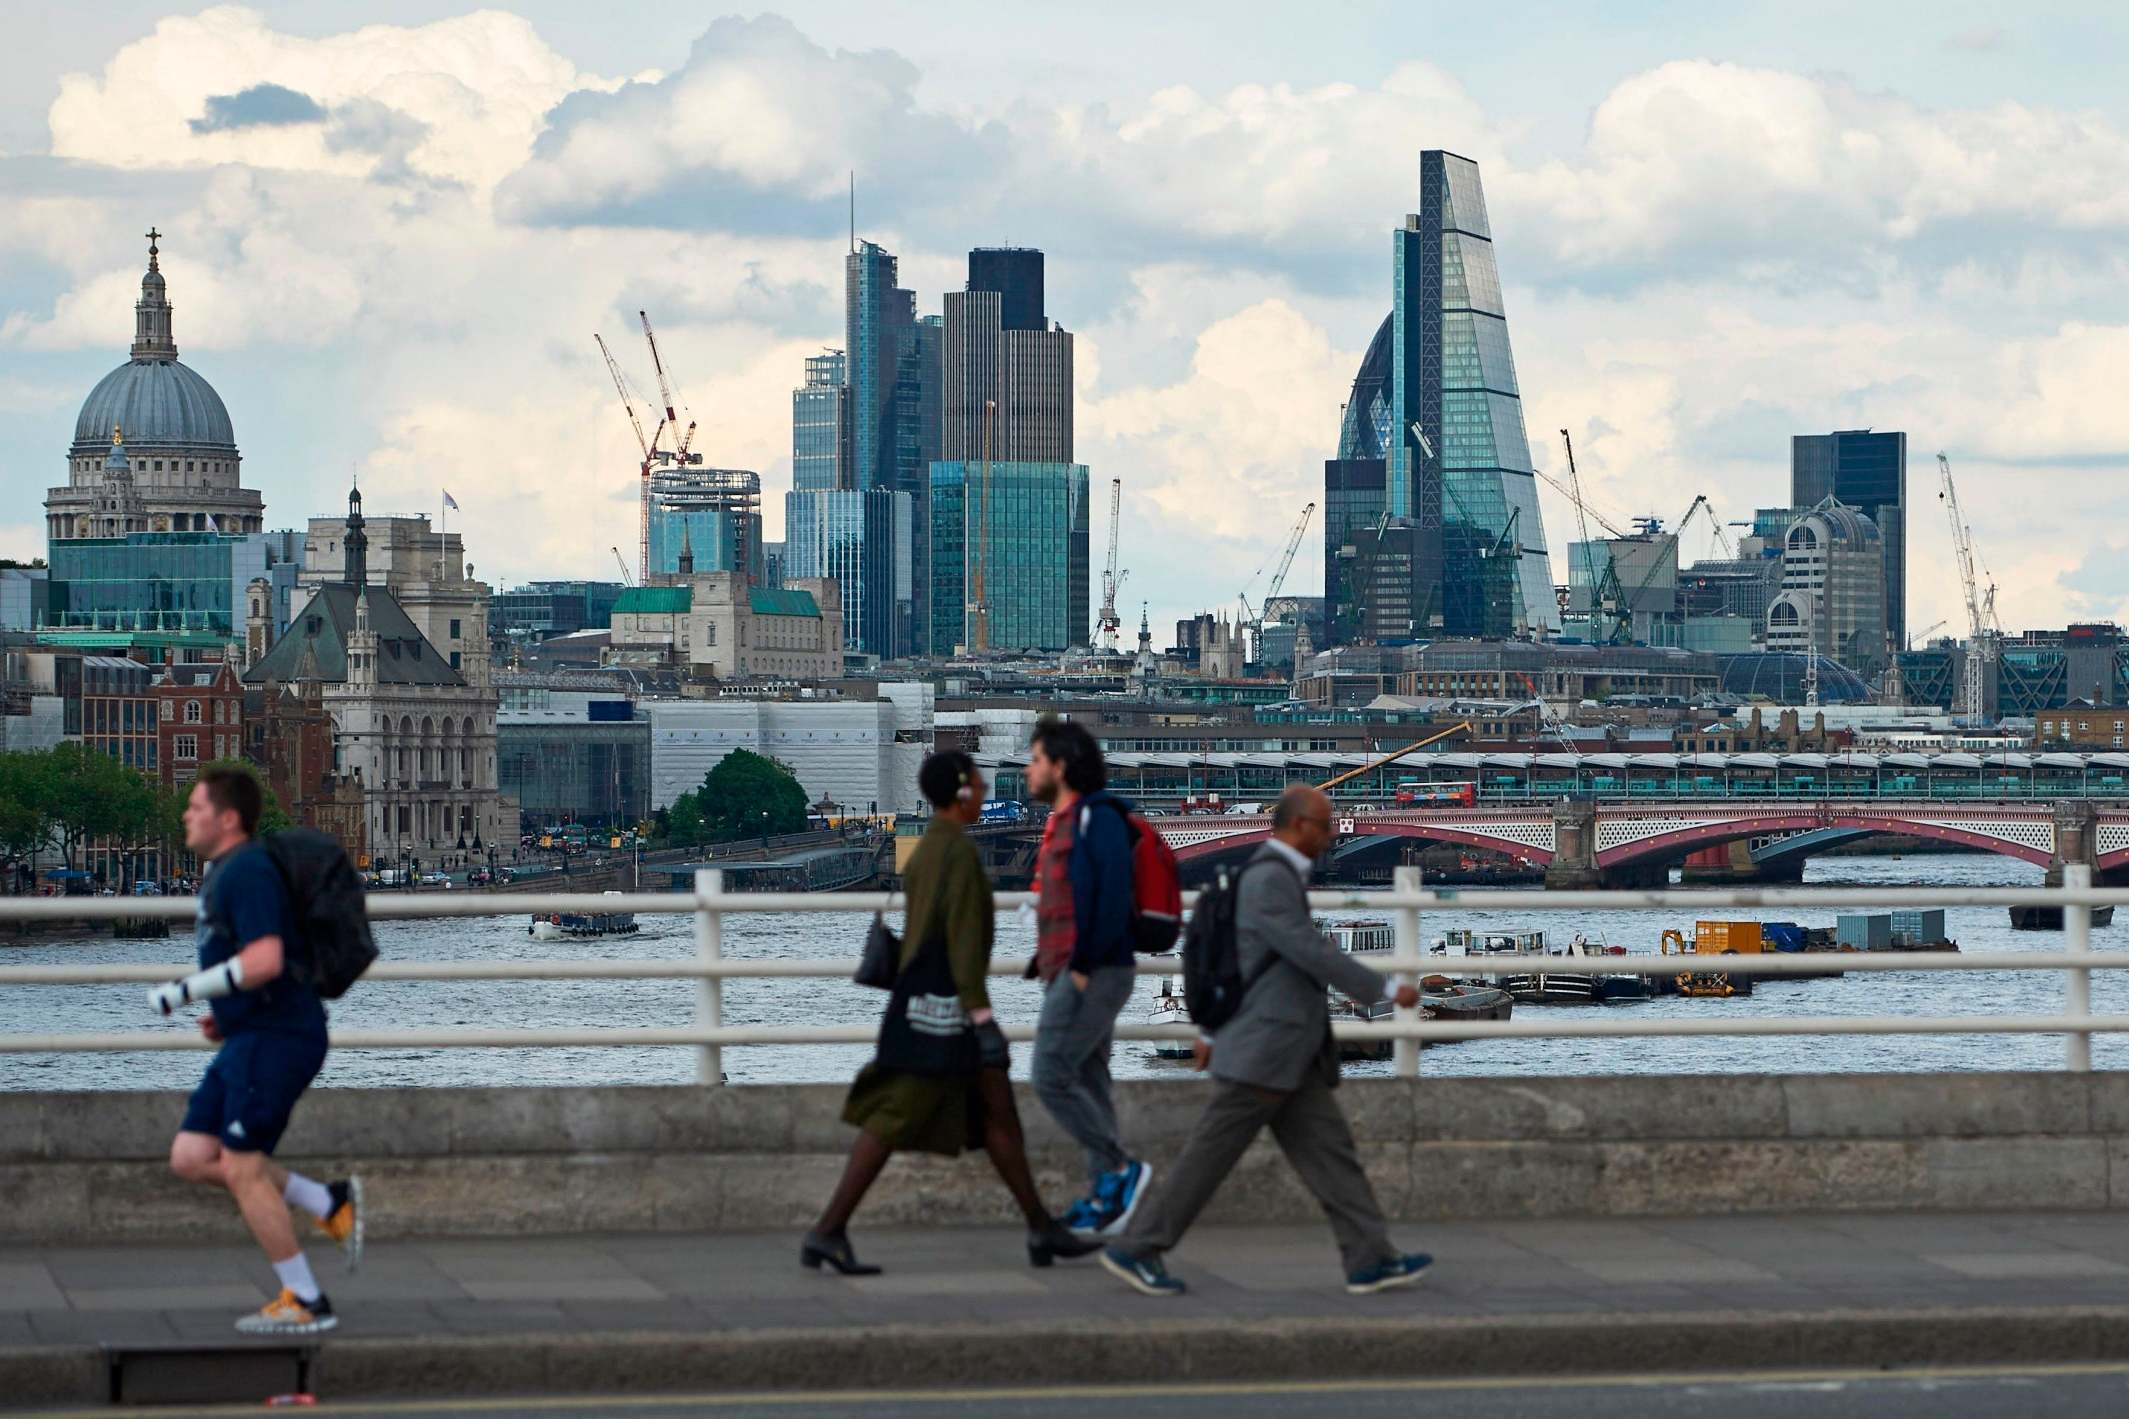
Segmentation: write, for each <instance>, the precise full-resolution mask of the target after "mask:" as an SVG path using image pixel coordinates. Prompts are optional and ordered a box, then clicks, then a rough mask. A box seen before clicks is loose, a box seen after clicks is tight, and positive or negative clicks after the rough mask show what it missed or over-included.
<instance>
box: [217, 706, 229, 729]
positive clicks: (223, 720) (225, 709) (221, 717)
mask: <svg viewBox="0 0 2129 1419" xmlns="http://www.w3.org/2000/svg"><path fill="white" fill-rule="evenodd" d="M228 714H229V702H228V701H227V700H216V701H215V702H214V722H215V723H216V724H227V723H228V722H229V720H228V718H227V716H228Z"/></svg>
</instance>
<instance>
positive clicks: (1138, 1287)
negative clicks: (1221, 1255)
mask: <svg viewBox="0 0 2129 1419" xmlns="http://www.w3.org/2000/svg"><path fill="white" fill-rule="evenodd" d="M1101 1264H1102V1269H1103V1270H1104V1271H1107V1272H1108V1273H1109V1274H1110V1275H1111V1276H1114V1277H1115V1278H1116V1279H1117V1280H1119V1281H1121V1282H1123V1283H1124V1284H1125V1285H1126V1286H1129V1287H1130V1288H1131V1289H1132V1290H1134V1291H1136V1292H1138V1293H1139V1294H1140V1295H1142V1296H1180V1295H1182V1294H1183V1293H1184V1292H1185V1291H1187V1290H1189V1289H1190V1288H1189V1287H1188V1286H1185V1285H1184V1284H1183V1283H1182V1282H1180V1281H1178V1280H1176V1279H1175V1278H1174V1277H1173V1276H1170V1275H1169V1274H1168V1268H1167V1267H1165V1266H1163V1265H1162V1264H1161V1259H1160V1258H1159V1257H1157V1256H1149V1257H1147V1258H1145V1259H1144V1260H1143V1261H1142V1260H1140V1259H1139V1258H1137V1257H1133V1256H1125V1255H1124V1254H1123V1253H1122V1252H1120V1251H1118V1250H1117V1249H1116V1248H1115V1247H1103V1248H1102V1251H1101Z"/></svg>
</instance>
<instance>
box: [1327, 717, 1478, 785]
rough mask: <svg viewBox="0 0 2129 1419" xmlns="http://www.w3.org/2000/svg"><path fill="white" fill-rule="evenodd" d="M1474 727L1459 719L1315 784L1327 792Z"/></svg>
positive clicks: (1467, 721)
mask: <svg viewBox="0 0 2129 1419" xmlns="http://www.w3.org/2000/svg"><path fill="white" fill-rule="evenodd" d="M1474 727H1475V726H1473V725H1472V723H1471V721H1470V720H1468V719H1460V720H1458V721H1457V722H1456V723H1454V724H1452V725H1450V726H1449V727H1448V728H1447V729H1444V730H1441V731H1439V732H1437V733H1434V734H1429V735H1428V736H1427V737H1426V738H1424V739H1418V740H1414V741H1413V742H1412V743H1410V744H1407V745H1405V747H1404V748H1402V749H1398V750H1394V751H1393V752H1391V753H1388V754H1385V755H1383V756H1382V757H1381V758H1379V759H1377V760H1376V761H1375V762H1374V763H1372V764H1362V765H1361V766H1360V767H1359V768H1357V769H1347V770H1346V771H1345V772H1344V773H1342V774H1338V775H1336V776H1334V777H1332V778H1327V779H1325V780H1324V781H1323V782H1322V783H1319V784H1317V785H1316V787H1318V788H1320V789H1322V790H1323V791H1324V792H1325V793H1329V792H1330V791H1331V790H1332V789H1334V788H1336V787H1338V785H1340V784H1342V783H1349V782H1351V781H1352V780H1354V779H1356V778H1359V777H1360V776H1361V775H1362V774H1371V773H1373V772H1375V770H1377V769H1379V768H1383V767H1384V766H1386V765H1389V764H1394V763H1396V762H1397V761H1398V760H1399V759H1402V758H1403V757H1404V756H1405V755H1407V754H1416V753H1418V752H1419V751H1420V750H1422V749H1424V748H1426V747H1427V746H1428V745H1429V744H1438V743H1440V742H1441V741H1442V740H1444V739H1447V738H1448V737H1449V736H1450V735H1452V734H1454V733H1456V732H1457V731H1458V730H1459V729H1463V730H1469V729H1472V728H1474Z"/></svg>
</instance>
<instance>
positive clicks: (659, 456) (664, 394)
mask: <svg viewBox="0 0 2129 1419" xmlns="http://www.w3.org/2000/svg"><path fill="white" fill-rule="evenodd" d="M636 318H637V319H638V320H641V321H642V322H643V339H644V342H645V343H646V344H648V345H649V346H650V347H651V368H652V369H653V370H655V371H657V374H658V398H659V400H660V401H661V404H662V406H663V408H664V410H665V413H664V415H663V416H662V417H661V418H660V419H659V421H658V427H657V429H656V430H654V431H653V432H652V434H651V437H650V444H649V446H648V448H647V449H646V450H645V453H644V459H643V482H642V487H641V489H640V493H639V497H638V504H639V506H638V509H637V518H636V520H637V524H638V526H637V542H638V546H637V549H636V555H637V563H638V566H637V571H636V575H637V576H638V577H640V578H642V579H643V580H645V581H648V580H649V579H650V574H651V474H650V466H651V464H653V463H677V464H680V465H682V466H683V467H684V466H686V465H688V464H691V463H700V462H702V455H701V454H699V453H694V454H691V453H689V452H688V445H689V444H691V443H693V442H694V441H695V421H694V420H692V419H690V420H688V426H687V428H686V429H685V430H683V429H682V428H681V427H680V414H679V411H678V410H677V409H676V408H675V407H674V404H675V397H674V394H673V381H672V379H671V377H670V376H668V375H667V374H666V370H665V357H664V356H663V355H661V354H660V353H659V352H658V337H657V335H656V334H654V333H653V332H652V330H651V317H650V312H649V311H646V310H638V311H637V312H636ZM667 429H671V430H672V431H673V432H672V437H673V450H672V451H671V452H667V451H665V450H663V449H661V448H659V446H658V444H659V441H660V440H661V439H662V438H663V437H664V435H665V431H666V430H667ZM745 535H746V534H745V531H744V529H741V531H740V536H741V537H744V536H745ZM745 553H746V548H744V547H740V548H738V549H736V551H735V554H734V555H735V565H737V566H740V567H745V566H746V564H747V559H746V555H745Z"/></svg>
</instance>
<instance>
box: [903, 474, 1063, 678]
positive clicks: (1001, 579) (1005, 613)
mask: <svg viewBox="0 0 2129 1419" xmlns="http://www.w3.org/2000/svg"><path fill="white" fill-rule="evenodd" d="M985 489H986V485H985V480H984V466H983V464H981V463H980V462H963V461H961V460H959V459H953V460H946V461H942V462H938V463H934V464H932V466H931V512H932V517H931V539H932V540H931V565H932V568H933V578H934V579H933V584H932V602H931V624H930V645H931V653H932V654H933V655H938V656H947V655H952V654H953V653H954V650H955V648H956V647H958V646H965V645H967V644H968V643H969V615H968V601H969V586H970V582H971V579H972V578H973V576H974V574H975V570H976V566H977V562H978V559H979V557H980V559H981V562H982V566H983V585H984V601H985V603H986V604H987V605H988V606H989V608H990V645H991V649H993V650H1001V651H1004V650H1041V651H1060V650H1068V649H1070V648H1071V647H1073V646H1081V645H1085V644H1087V643H1088V635H1087V617H1088V609H1089V608H1088V576H1087V569H1088V536H1087V531H1088V528H1087V469H1086V465H1085V464H1082V463H1026V462H1003V463H1001V462H993V463H992V464H991V465H990V473H989V482H988V492H987V494H986V490H985Z"/></svg>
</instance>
